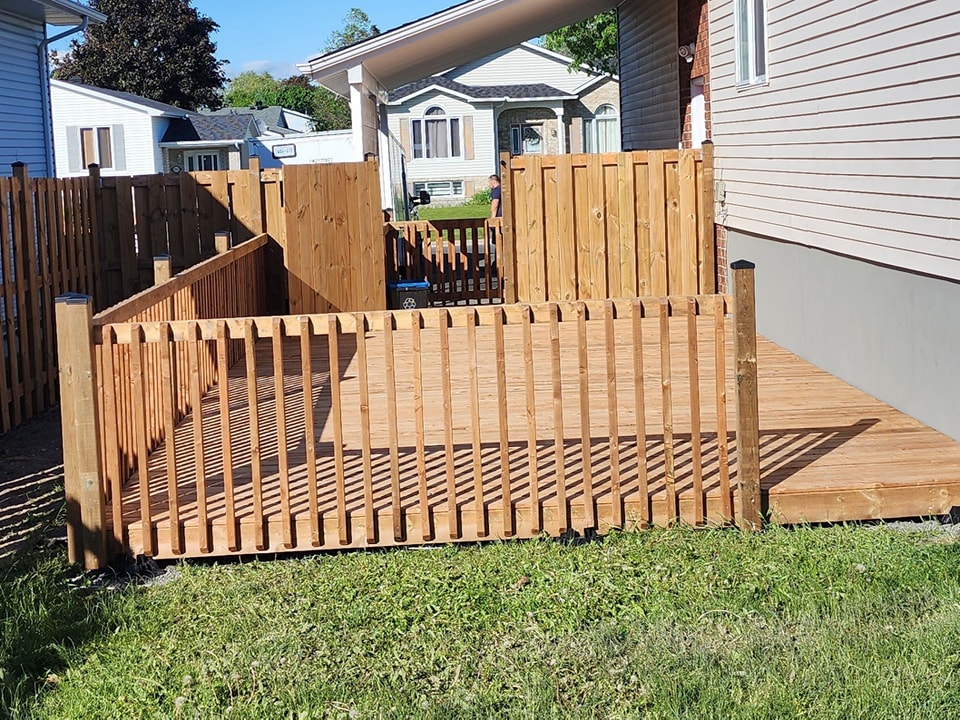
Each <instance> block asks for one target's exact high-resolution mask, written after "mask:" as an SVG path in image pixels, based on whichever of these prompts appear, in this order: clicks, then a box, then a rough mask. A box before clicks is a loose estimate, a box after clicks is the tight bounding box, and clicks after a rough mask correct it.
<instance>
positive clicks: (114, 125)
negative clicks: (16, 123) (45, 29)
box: [50, 81, 169, 177]
mask: <svg viewBox="0 0 960 720" xmlns="http://www.w3.org/2000/svg"><path fill="white" fill-rule="evenodd" d="M50 96H51V98H52V109H53V139H54V148H55V151H56V158H57V175H59V176H60V177H70V176H78V175H85V174H86V173H87V171H86V170H85V169H84V168H83V166H82V163H81V160H82V153H80V152H79V150H80V148H79V144H78V143H79V130H80V129H81V128H100V127H109V128H110V133H111V140H112V144H113V147H112V149H113V167H112V168H104V169H102V171H101V172H102V174H103V175H107V176H109V175H151V174H153V173H158V172H162V171H163V165H162V162H161V161H162V158H161V157H160V155H159V151H158V147H157V142H158V140H159V137H160V136H162V135H163V132H164V131H165V130H166V126H167V124H168V123H169V120H167V119H166V118H154V117H151V116H150V115H149V114H148V112H147V111H146V110H137V109H135V108H133V107H129V106H126V105H121V104H119V103H116V102H113V101H111V100H108V99H107V98H106V97H105V96H93V95H90V94H87V93H83V92H80V91H79V89H74V88H71V87H70V84H69V83H61V82H57V81H53V82H52V83H51V86H50Z"/></svg>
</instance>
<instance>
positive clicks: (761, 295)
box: [727, 230, 960, 440]
mask: <svg viewBox="0 0 960 720" xmlns="http://www.w3.org/2000/svg"><path fill="white" fill-rule="evenodd" d="M727 242H728V245H729V252H730V257H731V258H732V259H739V258H746V259H749V260H751V261H753V262H755V263H756V265H757V269H756V273H755V274H756V284H757V329H758V331H759V332H760V333H761V334H762V335H764V336H765V337H767V338H769V339H770V340H772V341H774V342H776V343H778V344H780V345H782V346H784V347H786V348H789V349H791V350H793V351H794V352H796V353H797V354H798V355H800V356H801V357H803V358H805V359H806V360H809V361H810V362H812V363H814V364H816V365H819V366H820V367H821V368H823V369H824V370H827V371H828V372H830V373H832V374H834V375H836V376H837V377H840V378H842V379H844V380H846V381H847V382H849V383H850V384H852V385H855V386H856V387H858V388H860V389H861V390H864V391H865V392H867V393H869V394H870V395H873V396H874V397H876V398H879V399H880V400H882V401H884V402H886V403H889V404H890V405H892V406H893V407H895V408H897V409H898V410H901V411H903V412H905V413H907V414H909V415H912V416H913V417H915V418H917V419H919V420H920V421H921V422H924V423H926V424H927V425H930V426H931V427H933V428H936V429H937V430H940V431H941V432H943V433H945V434H947V435H949V436H950V437H953V438H955V439H957V440H960V413H958V412H957V408H958V407H960V382H958V375H957V358H958V357H960V323H958V322H957V320H956V309H957V308H958V307H960V283H958V282H955V281H950V280H943V279H938V278H930V277H926V276H923V275H918V274H916V273H911V272H906V271H904V270H900V269H896V268H890V267H885V266H882V265H877V264H873V263H868V262H863V261H860V260H856V259H852V258H849V257H844V256H842V255H837V254H835V253H830V252H826V251H823V250H819V249H817V248H811V247H804V246H801V245H797V244H793V243H787V242H782V241H777V240H771V239H768V238H763V237H759V236H757V235H753V234H750V233H745V232H741V231H737V230H728V231H727Z"/></svg>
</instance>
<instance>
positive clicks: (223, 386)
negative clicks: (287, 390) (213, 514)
mask: <svg viewBox="0 0 960 720" xmlns="http://www.w3.org/2000/svg"><path fill="white" fill-rule="evenodd" d="M229 343H230V331H229V329H228V328H227V323H226V321H225V320H218V321H217V391H218V392H217V400H218V402H219V410H220V453H221V455H220V457H221V461H222V466H223V502H224V521H225V522H226V524H227V548H228V549H229V550H230V551H231V552H237V551H238V550H240V540H239V538H238V535H237V499H236V492H235V487H234V477H233V434H232V432H231V430H232V428H231V425H230V358H229V349H228V345H229ZM171 410H172V408H171ZM168 437H169V436H168Z"/></svg>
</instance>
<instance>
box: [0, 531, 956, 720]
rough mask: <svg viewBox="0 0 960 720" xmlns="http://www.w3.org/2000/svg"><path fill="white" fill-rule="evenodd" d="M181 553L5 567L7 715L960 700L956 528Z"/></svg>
mask: <svg viewBox="0 0 960 720" xmlns="http://www.w3.org/2000/svg"><path fill="white" fill-rule="evenodd" d="M58 553H59V551H58ZM179 573H180V576H179V577H178V578H176V579H173V580H172V581H170V582H168V583H166V584H163V585H156V586H153V587H143V588H128V589H126V590H118V591H107V590H94V589H91V588H89V587H85V586H84V585H83V583H77V582H75V576H76V572H75V571H74V570H73V569H71V568H70V567H68V566H67V565H66V564H65V563H64V562H63V560H62V559H61V557H60V555H59V554H56V555H51V554H49V552H47V553H43V552H40V553H37V554H35V555H34V556H33V557H30V558H27V559H26V560H24V561H23V562H22V563H21V564H20V565H19V566H17V567H14V568H12V569H8V570H6V571H0V622H2V631H3V632H2V639H0V672H2V674H3V677H2V683H3V685H2V687H3V690H2V695H0V702H2V703H3V704H4V705H5V706H6V714H9V715H11V716H12V717H15V718H19V717H24V718H25V717H37V718H131V717H156V718H161V717H162V718H174V717H184V718H187V717H189V718H193V717H202V718H218V717H231V718H327V717H329V718H345V719H346V718H411V717H416V718H451V719H452V718H501V717H506V718H717V719H720V718H723V719H724V720H728V719H731V718H744V719H746V718H749V719H751V720H753V719H755V718H795V717H803V718H837V719H838V720H839V719H841V718H843V719H846V718H870V719H871V720H873V719H877V718H890V719H891V720H892V719H894V718H895V719H896V720H903V719H906V718H909V719H911V720H916V719H918V718H931V720H932V719H936V720H943V719H944V718H949V717H957V713H958V710H957V708H958V704H957V702H958V700H957V699H958V697H960V683H958V679H960V544H957V543H955V542H953V541H952V540H950V539H949V538H947V537H946V536H944V535H942V534H932V533H930V534H922V533H898V532H894V531H892V530H886V529H878V528H843V527H835V528H826V529H808V528H803V529H797V530H793V531H790V530H784V529H771V530H769V531H767V532H764V533H763V534H760V535H756V536H747V535H742V534H740V533H739V532H737V531H700V532H694V531H690V530H685V529H676V530H668V531H651V532H646V533H639V534H616V535H613V536H610V537H608V538H606V539H605V540H603V541H601V542H597V543H588V544H583V545H565V544H561V543H557V542H552V541H547V540H543V541H533V542H512V543H503V544H491V545H487V546H484V547H459V548H457V547H448V548H443V549H440V550H430V551H417V550H402V551H394V552H371V553H345V554H342V555H325V556H317V557H306V558H298V559H284V560H275V561H256V562H242V563H240V562H236V563H224V564H213V563H210V564H193V565H189V564H185V565H180V566H179ZM3 709H4V708H3V707H0V715H4V714H5V713H4V712H3Z"/></svg>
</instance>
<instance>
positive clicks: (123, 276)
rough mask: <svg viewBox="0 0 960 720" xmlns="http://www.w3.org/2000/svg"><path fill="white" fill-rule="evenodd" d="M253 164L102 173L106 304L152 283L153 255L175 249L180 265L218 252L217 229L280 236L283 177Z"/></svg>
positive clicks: (239, 239) (242, 235) (237, 239)
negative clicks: (148, 172)
mask: <svg viewBox="0 0 960 720" xmlns="http://www.w3.org/2000/svg"><path fill="white" fill-rule="evenodd" d="M250 164H251V166H250V169H249V170H228V171H221V172H197V173H180V174H178V175H140V176H135V177H104V178H100V177H99V173H98V172H97V170H96V169H93V170H92V173H93V177H94V188H95V192H96V194H97V206H98V214H99V216H100V223H99V224H100V233H101V243H102V248H103V249H102V256H103V275H104V277H103V281H102V282H103V286H104V287H103V293H104V294H103V297H102V298H100V302H99V303H98V307H109V306H110V305H114V304H116V303H118V302H120V301H121V300H124V299H126V298H128V297H130V296H132V295H134V294H135V293H137V292H139V291H141V290H144V289H146V288H148V287H150V286H151V285H152V284H153V258H154V257H156V256H158V255H170V256H171V258H172V260H173V267H174V271H175V272H179V271H180V270H183V269H184V268H188V267H191V266H193V265H196V264H197V263H198V262H200V261H201V260H203V259H206V258H208V257H211V256H212V255H213V254H214V251H215V248H214V235H215V233H217V232H220V231H229V232H230V234H231V236H232V238H233V244H234V245H239V244H240V243H243V242H245V241H247V240H249V239H250V238H253V237H255V236H257V235H260V234H262V233H269V234H270V235H271V237H273V238H274V239H276V240H277V241H278V242H280V243H282V241H283V235H284V223H283V216H282V209H281V202H282V191H281V187H280V186H281V181H282V177H281V174H280V171H279V170H264V171H262V172H261V170H260V165H259V161H258V160H257V158H251V161H250Z"/></svg>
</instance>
